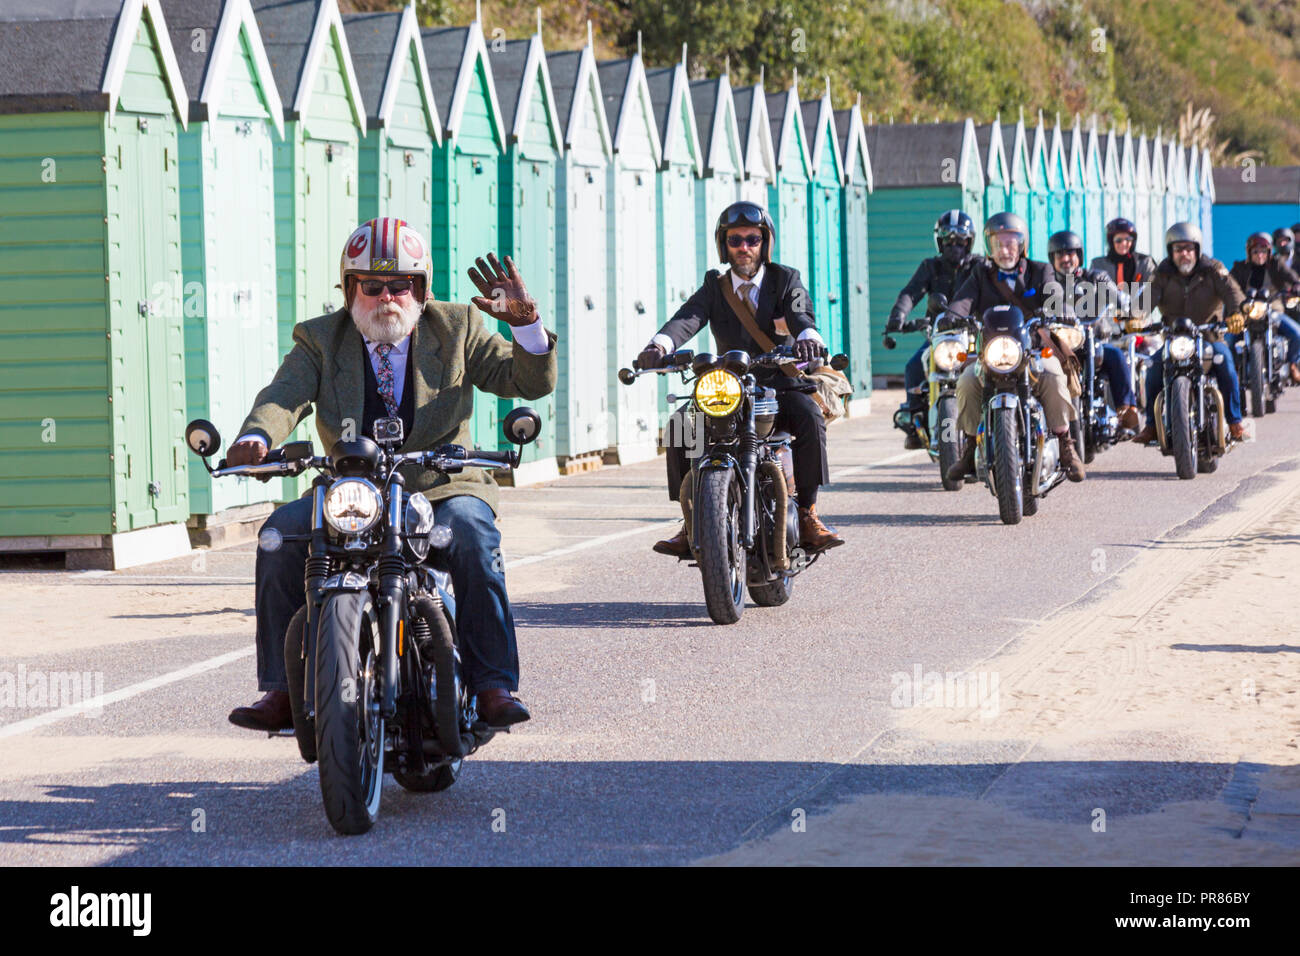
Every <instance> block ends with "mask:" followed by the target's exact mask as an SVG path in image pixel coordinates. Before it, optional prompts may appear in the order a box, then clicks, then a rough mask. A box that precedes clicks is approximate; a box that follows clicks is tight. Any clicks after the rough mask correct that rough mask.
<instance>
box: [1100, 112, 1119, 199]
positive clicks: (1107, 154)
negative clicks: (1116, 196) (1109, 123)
mask: <svg viewBox="0 0 1300 956" xmlns="http://www.w3.org/2000/svg"><path fill="white" fill-rule="evenodd" d="M1102 139H1103V141H1104V142H1105V145H1104V146H1102V164H1101V181H1102V183H1104V184H1105V186H1106V188H1107V189H1112V190H1114V191H1115V192H1119V190H1120V188H1121V186H1122V184H1123V181H1124V180H1123V172H1122V171H1121V169H1120V164H1119V142H1118V141H1117V140H1116V138H1115V129H1114V127H1112V128H1111V129H1110V131H1109V132H1107V133H1106V135H1105V136H1104V137H1102Z"/></svg>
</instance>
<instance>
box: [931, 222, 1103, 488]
mask: <svg viewBox="0 0 1300 956" xmlns="http://www.w3.org/2000/svg"><path fill="white" fill-rule="evenodd" d="M984 245H985V248H986V249H987V251H988V256H989V258H988V259H987V260H986V261H985V262H984V263H983V264H981V265H980V266H978V267H976V268H974V269H972V270H971V272H970V274H969V275H968V276H967V277H966V281H965V282H963V283H962V286H961V288H959V289H958V290H957V294H956V296H955V297H954V298H953V300H952V302H951V303H950V304H949V306H948V310H949V311H950V312H954V313H956V314H957V315H982V314H983V313H984V310H985V309H988V308H991V307H992V306H995V305H1014V306H1017V307H1018V308H1019V309H1020V310H1021V311H1022V312H1023V313H1024V314H1025V315H1027V316H1028V315H1032V314H1033V313H1035V312H1037V311H1038V310H1040V309H1041V308H1042V307H1043V305H1044V304H1045V302H1046V301H1047V296H1048V293H1049V290H1048V289H1046V288H1044V287H1045V286H1049V285H1050V284H1051V283H1052V267H1051V266H1049V265H1048V264H1047V263H1046V262H1034V261H1031V260H1030V259H1027V258H1026V250H1027V249H1028V246H1029V227H1028V226H1027V225H1026V224H1025V221H1024V220H1023V219H1022V218H1020V217H1019V216H1017V215H1016V214H1015V213H1010V212H1000V213H998V214H997V215H994V216H990V217H989V219H988V221H987V222H986V223H985V224H984ZM1038 334H1039V338H1040V340H1041V341H1042V343H1043V344H1044V345H1045V346H1048V345H1050V344H1051V337H1050V335H1049V334H1048V332H1047V330H1046V329H1042V328H1040V329H1039V330H1038ZM1033 390H1034V395H1035V396H1037V398H1038V400H1039V401H1040V402H1041V403H1042V405H1043V415H1044V417H1045V419H1046V421H1047V427H1048V428H1049V429H1051V431H1052V433H1053V434H1055V435H1056V437H1057V438H1058V439H1060V449H1061V465H1062V466H1063V467H1064V468H1065V470H1066V474H1067V475H1068V476H1069V479H1070V480H1071V481H1083V479H1084V478H1085V477H1087V472H1086V471H1085V470H1084V467H1083V459H1082V458H1081V457H1080V455H1079V452H1078V450H1077V449H1076V448H1075V447H1074V441H1073V440H1072V439H1071V437H1070V422H1072V421H1075V420H1076V419H1077V418H1078V413H1077V412H1076V411H1075V408H1074V403H1073V402H1072V401H1071V400H1070V389H1069V384H1068V380H1067V379H1066V376H1065V370H1064V369H1063V368H1062V367H1061V362H1060V360H1059V359H1058V358H1057V357H1056V356H1054V355H1052V356H1049V357H1047V358H1044V359H1043V360H1042V372H1040V373H1039V374H1038V375H1037V377H1036V378H1035V379H1034V382H1033ZM983 403H984V382H983V380H982V377H981V368H980V363H979V362H978V361H976V362H973V363H972V364H970V365H968V366H967V367H966V370H965V371H964V372H962V374H961V377H960V378H959V379H958V380H957V426H958V427H959V428H960V429H961V430H962V432H963V433H964V434H965V435H966V447H965V451H964V453H963V455H962V457H961V459H960V460H958V461H957V462H956V463H955V464H954V465H953V466H952V467H951V468H949V469H948V479H949V480H950V481H960V480H961V479H963V478H965V477H966V476H967V475H973V474H974V473H975V435H976V432H977V431H978V430H979V424H980V416H981V414H982V412H983Z"/></svg>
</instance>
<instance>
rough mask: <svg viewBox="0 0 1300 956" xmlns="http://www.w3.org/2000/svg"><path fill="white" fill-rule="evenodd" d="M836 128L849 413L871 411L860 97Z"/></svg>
mask: <svg viewBox="0 0 1300 956" xmlns="http://www.w3.org/2000/svg"><path fill="white" fill-rule="evenodd" d="M835 129H836V131H837V133H838V135H839V140H840V155H841V156H843V157H844V188H843V190H841V192H840V227H841V229H842V230H843V239H842V243H843V248H844V268H843V270H842V271H841V279H842V283H841V289H842V291H841V293H840V296H841V299H842V301H843V303H844V328H845V330H846V333H845V334H846V339H847V341H846V343H845V347H846V349H847V351H848V353H849V367H848V368H847V369H846V370H845V372H844V374H845V375H847V376H848V379H849V382H850V384H852V386H853V394H852V395H850V396H849V413H850V414H851V415H856V414H861V415H865V414H868V413H870V411H871V293H870V288H871V259H870V256H869V243H868V237H869V235H870V233H869V231H868V216H869V215H870V198H871V192H872V190H873V189H875V180H874V178H873V173H872V169H871V152H870V150H869V149H868V148H867V130H866V126H865V124H863V122H862V98H861V96H859V97H858V102H857V103H855V104H854V105H853V106H851V107H849V108H848V109H846V110H836V111H835Z"/></svg>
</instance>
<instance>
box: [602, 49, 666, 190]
mask: <svg viewBox="0 0 1300 956" xmlns="http://www.w3.org/2000/svg"><path fill="white" fill-rule="evenodd" d="M638 101H640V103H641V108H642V109H643V110H644V111H645V117H646V121H647V122H646V126H647V127H648V128H649V130H650V153H651V156H652V157H653V158H654V164H655V168H656V169H658V168H659V166H660V165H662V164H663V157H664V147H663V144H662V143H661V142H659V124H658V123H656V122H655V108H654V103H653V102H652V101H651V99H650V84H648V83H647V82H646V78H645V64H644V63H643V62H642V60H641V54H640V53H634V54H632V63H631V65H630V66H629V68H628V71H627V83H626V84H625V85H624V87H623V95H622V96H621V97H620V99H619V103H618V121H617V122H616V123H615V124H614V152H616V153H617V152H619V151H620V150H621V149H622V147H623V137H624V136H626V135H627V131H628V127H629V126H630V125H631V123H632V111H633V110H634V109H636V105H635V104H636V103H637V102H638Z"/></svg>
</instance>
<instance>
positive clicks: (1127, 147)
mask: <svg viewBox="0 0 1300 956" xmlns="http://www.w3.org/2000/svg"><path fill="white" fill-rule="evenodd" d="M1119 177H1120V178H1119V182H1120V188H1122V189H1123V188H1127V189H1135V188H1137V164H1136V162H1135V161H1134V158H1133V131H1132V130H1131V129H1126V130H1124V135H1123V136H1122V137H1121V138H1120V150H1119Z"/></svg>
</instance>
